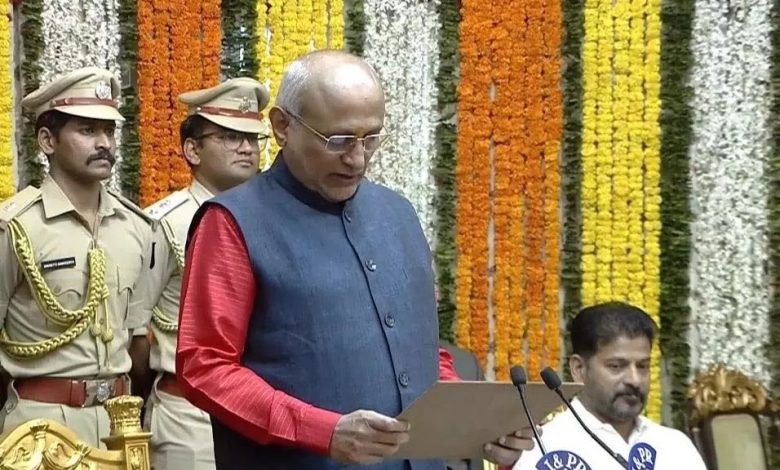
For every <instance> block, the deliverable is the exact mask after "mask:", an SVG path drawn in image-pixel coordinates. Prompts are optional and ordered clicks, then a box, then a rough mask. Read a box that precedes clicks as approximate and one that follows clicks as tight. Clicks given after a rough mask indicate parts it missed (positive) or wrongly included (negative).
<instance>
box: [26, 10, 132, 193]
mask: <svg viewBox="0 0 780 470" xmlns="http://www.w3.org/2000/svg"><path fill="white" fill-rule="evenodd" d="M82 5H83V6H82ZM118 9H119V2H118V0H84V1H82V2H74V1H72V0H46V1H45V2H43V11H42V13H41V20H42V31H43V42H44V44H45V46H44V49H43V53H42V54H41V60H40V63H41V69H42V73H41V77H40V82H41V84H45V83H48V82H50V81H52V80H54V79H56V78H59V77H60V76H62V75H64V74H66V73H68V72H71V71H73V70H75V69H78V68H80V67H88V66H92V67H100V68H104V69H106V70H110V71H111V72H112V73H113V74H114V76H116V78H117V80H120V83H121V76H120V70H119V61H118V60H119V41H120V35H119V11H118ZM118 124H119V123H118ZM116 136H117V146H119V145H121V138H120V136H121V128H120V127H119V126H117V133H116ZM39 158H41V161H43V163H44V165H46V164H47V162H46V158H45V156H44V155H43V154H40V156H39ZM121 162H122V157H121V155H120V153H119V152H117V160H116V164H115V165H114V169H113V172H112V176H111V179H110V180H109V182H108V184H109V185H110V186H111V187H113V188H114V189H117V190H118V189H119V172H118V170H119V167H120V165H121Z"/></svg>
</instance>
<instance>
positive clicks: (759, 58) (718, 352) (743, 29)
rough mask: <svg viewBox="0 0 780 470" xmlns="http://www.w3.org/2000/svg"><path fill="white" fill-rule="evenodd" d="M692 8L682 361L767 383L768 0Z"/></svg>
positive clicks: (706, 1) (704, 2)
mask: <svg viewBox="0 0 780 470" xmlns="http://www.w3.org/2000/svg"><path fill="white" fill-rule="evenodd" d="M728 3H730V4H731V5H730V6H729V5H728ZM695 9H696V15H695V18H694V25H693V37H692V42H691V49H692V53H693V64H694V65H693V68H692V71H691V84H692V88H693V95H694V96H693V101H692V108H693V143H692V146H691V149H690V156H691V159H690V160H691V170H690V174H691V205H692V211H693V214H694V221H693V223H692V225H691V233H692V259H691V267H690V271H691V299H690V300H691V313H692V318H691V335H692V347H691V352H692V361H691V365H692V368H691V370H692V371H693V372H696V371H697V370H702V369H706V368H707V367H709V366H710V365H712V364H715V363H723V364H725V365H726V366H728V367H732V368H736V369H739V370H741V371H743V372H745V373H746V374H748V375H750V376H752V377H754V378H756V379H757V380H760V381H761V382H763V383H764V384H765V385H769V384H770V382H771V378H772V377H771V372H770V367H769V362H768V359H767V355H766V350H765V347H766V345H767V344H768V342H769V311H770V305H771V302H770V297H769V293H770V288H769V285H770V282H769V277H768V274H769V273H768V270H767V267H768V264H769V245H768V235H767V232H768V221H767V215H768V208H767V199H768V191H769V186H768V185H769V180H768V175H767V172H768V170H769V159H770V155H771V151H772V147H771V140H770V139H771V122H770V107H771V103H772V98H771V94H770V86H769V84H770V80H771V74H770V65H771V53H772V45H771V29H772V19H771V18H772V16H771V9H772V2H771V0H751V1H747V0H737V1H732V2H712V1H711V0H697V1H696V6H695Z"/></svg>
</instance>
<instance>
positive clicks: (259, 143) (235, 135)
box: [198, 131, 270, 152]
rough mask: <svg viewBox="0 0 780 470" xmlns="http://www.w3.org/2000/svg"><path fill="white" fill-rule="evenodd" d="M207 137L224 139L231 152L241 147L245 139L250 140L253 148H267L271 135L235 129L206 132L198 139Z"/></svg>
mask: <svg viewBox="0 0 780 470" xmlns="http://www.w3.org/2000/svg"><path fill="white" fill-rule="evenodd" d="M207 137H214V138H215V139H217V140H220V141H222V146H223V147H225V150H229V151H231V152H234V151H236V150H238V149H239V148H240V147H241V144H243V143H244V141H247V142H249V145H250V146H252V148H253V149H257V150H259V149H260V148H263V149H264V148H265V147H267V146H268V139H269V138H270V136H268V135H265V134H247V133H244V132H234V131H216V132H209V133H206V134H202V135H201V136H200V137H198V140H201V139H205V138H207Z"/></svg>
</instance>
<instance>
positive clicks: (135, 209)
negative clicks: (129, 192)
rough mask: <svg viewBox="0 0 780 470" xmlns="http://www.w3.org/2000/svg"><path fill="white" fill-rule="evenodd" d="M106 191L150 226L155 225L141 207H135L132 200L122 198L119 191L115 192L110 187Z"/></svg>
mask: <svg viewBox="0 0 780 470" xmlns="http://www.w3.org/2000/svg"><path fill="white" fill-rule="evenodd" d="M106 191H107V192H108V194H110V195H112V196H114V197H115V198H116V199H117V201H119V202H120V203H121V204H122V205H123V206H125V208H127V209H129V210H130V211H132V212H133V213H134V214H136V215H137V216H139V217H141V218H142V219H144V220H145V221H146V222H148V223H149V224H152V223H154V220H153V219H152V218H150V217H149V216H148V215H146V214H145V213H144V211H143V210H142V209H141V208H140V207H138V206H137V205H135V204H134V203H133V201H131V200H130V199H127V198H126V197H124V196H122V195H121V194H120V193H119V192H118V191H115V190H113V189H111V188H109V187H108V186H106Z"/></svg>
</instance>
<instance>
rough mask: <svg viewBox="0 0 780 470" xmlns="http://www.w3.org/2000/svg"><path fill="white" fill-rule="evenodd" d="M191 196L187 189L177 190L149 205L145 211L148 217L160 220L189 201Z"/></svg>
mask: <svg viewBox="0 0 780 470" xmlns="http://www.w3.org/2000/svg"><path fill="white" fill-rule="evenodd" d="M189 198H190V196H189V194H188V193H187V191H176V192H175V193H171V194H169V195H168V196H166V197H164V198H162V199H160V200H159V201H157V202H155V203H154V204H152V205H151V206H149V207H147V208H146V209H144V212H145V213H146V215H147V216H148V217H151V218H152V219H154V220H157V221H159V220H160V219H162V218H163V217H165V216H166V215H168V214H169V213H170V212H171V211H172V210H174V209H176V208H177V207H179V206H180V205H182V204H184V203H185V202H187V200H188V199H189Z"/></svg>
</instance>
